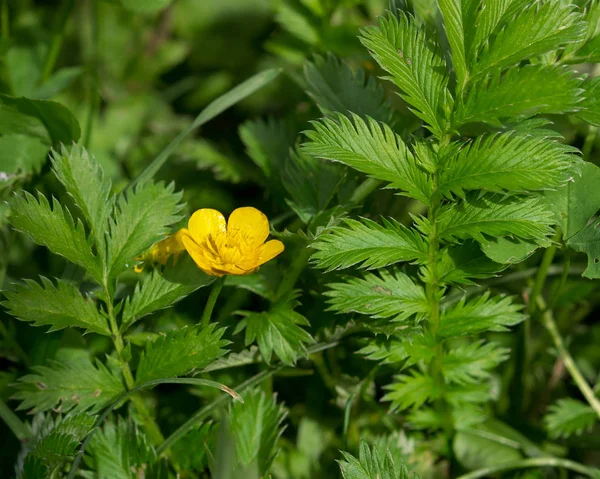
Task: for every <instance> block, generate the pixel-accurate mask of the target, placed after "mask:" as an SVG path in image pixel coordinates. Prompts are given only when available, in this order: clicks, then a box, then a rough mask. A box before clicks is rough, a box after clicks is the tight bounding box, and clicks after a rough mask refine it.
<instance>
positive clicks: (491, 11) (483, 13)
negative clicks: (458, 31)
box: [469, 0, 519, 57]
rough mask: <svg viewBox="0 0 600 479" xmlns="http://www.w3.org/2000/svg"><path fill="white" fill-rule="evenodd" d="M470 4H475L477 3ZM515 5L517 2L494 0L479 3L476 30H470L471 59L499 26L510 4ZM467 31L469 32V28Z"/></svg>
mask: <svg viewBox="0 0 600 479" xmlns="http://www.w3.org/2000/svg"><path fill="white" fill-rule="evenodd" d="M472 3H474V4H477V3H479V2H472ZM515 3H519V2H515V1H513V0H496V1H493V2H489V3H486V4H483V3H481V8H479V10H478V12H477V18H476V20H475V25H476V26H477V28H473V29H472V30H474V32H473V40H472V42H471V47H470V49H469V51H470V56H471V57H475V55H476V53H477V51H478V50H479V48H480V47H482V46H483V45H484V44H485V42H487V40H488V39H489V37H490V35H491V34H492V32H493V31H494V30H495V29H496V27H497V26H498V25H499V24H500V21H501V20H502V18H503V17H504V16H505V14H506V13H507V11H508V9H509V8H510V6H511V4H515ZM469 30H471V28H470V27H469Z"/></svg>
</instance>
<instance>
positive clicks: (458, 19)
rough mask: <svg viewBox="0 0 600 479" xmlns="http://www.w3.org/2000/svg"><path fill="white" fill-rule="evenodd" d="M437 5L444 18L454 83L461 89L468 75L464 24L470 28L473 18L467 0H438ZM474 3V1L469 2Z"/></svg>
mask: <svg viewBox="0 0 600 479" xmlns="http://www.w3.org/2000/svg"><path fill="white" fill-rule="evenodd" d="M437 3H438V6H439V9H440V11H441V12H442V17H443V18H444V27H445V29H446V36H447V37H448V43H449V44H450V48H451V49H452V67H453V69H454V73H455V74H456V83H457V84H458V85H459V87H460V89H461V90H462V86H463V85H464V84H465V81H466V79H467V75H468V69H467V57H466V52H467V50H468V45H466V43H465V30H466V29H465V25H468V26H469V27H468V29H469V30H470V29H471V25H472V21H473V20H474V19H473V18H470V15H469V13H471V12H470V10H471V9H469V8H468V5H469V2H468V1H464V0H438V2H437ZM471 3H474V2H471Z"/></svg>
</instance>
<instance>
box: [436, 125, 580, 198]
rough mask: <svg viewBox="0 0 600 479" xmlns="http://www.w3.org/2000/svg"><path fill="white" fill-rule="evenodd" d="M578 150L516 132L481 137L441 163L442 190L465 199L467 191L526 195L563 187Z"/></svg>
mask: <svg viewBox="0 0 600 479" xmlns="http://www.w3.org/2000/svg"><path fill="white" fill-rule="evenodd" d="M577 151H578V150H577V149H575V148H573V147H570V146H568V145H564V144H561V143H558V142H556V141H552V140H548V139H545V138H542V137H531V136H525V135H519V134H514V133H499V134H496V135H489V136H479V137H477V139H476V140H475V141H473V142H471V143H468V144H466V145H464V146H463V147H462V148H460V149H459V148H452V154H451V155H450V156H449V157H448V158H444V159H442V160H441V161H442V162H443V164H444V170H443V171H442V173H441V174H440V180H439V181H440V186H439V188H440V191H441V192H442V194H443V195H445V196H446V197H451V196H452V195H453V194H454V195H457V196H460V197H463V198H464V197H465V190H478V189H481V190H487V191H491V192H501V191H510V192H525V191H528V190H541V189H550V188H555V187H558V186H562V185H564V184H565V183H566V181H567V180H568V178H569V176H570V173H569V170H570V169H571V167H572V164H573V162H574V161H576V159H577V157H576V156H575V155H574V153H575V152H577Z"/></svg>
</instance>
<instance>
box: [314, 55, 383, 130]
mask: <svg viewBox="0 0 600 479" xmlns="http://www.w3.org/2000/svg"><path fill="white" fill-rule="evenodd" d="M304 81H305V82H306V89H307V93H308V94H309V95H310V97H311V98H312V99H313V100H314V101H315V103H316V104H317V106H318V107H319V108H320V110H321V111H322V112H323V114H324V115H331V114H332V113H335V112H339V113H344V114H346V113H347V112H352V113H355V114H357V115H359V116H361V117H363V118H366V117H371V118H374V119H375V120H377V121H382V122H388V121H390V120H391V118H392V110H391V108H390V104H389V102H388V101H387V99H386V97H385V92H384V90H383V88H382V87H381V85H379V84H378V83H377V81H376V80H375V79H374V78H373V77H371V76H369V75H368V74H367V73H366V72H365V70H364V69H362V68H360V67H359V68H357V69H356V70H355V71H354V72H353V71H352V70H351V69H350V67H349V66H348V64H347V63H346V62H344V61H342V60H339V59H337V58H336V57H334V56H333V55H327V56H326V57H322V56H319V55H316V56H315V58H314V59H313V61H312V62H307V63H306V64H305V65H304Z"/></svg>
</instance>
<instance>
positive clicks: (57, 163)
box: [51, 145, 112, 257]
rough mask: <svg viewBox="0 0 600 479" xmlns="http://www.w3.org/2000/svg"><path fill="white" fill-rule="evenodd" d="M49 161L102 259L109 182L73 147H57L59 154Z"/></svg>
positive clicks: (89, 158)
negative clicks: (81, 214) (76, 207)
mask: <svg viewBox="0 0 600 479" xmlns="http://www.w3.org/2000/svg"><path fill="white" fill-rule="evenodd" d="M51 160H52V167H53V170H54V174H55V175H56V177H57V178H58V180H59V181H60V182H61V183H62V184H63V186H64V187H65V189H66V190H67V193H69V195H71V197H72V198H73V201H74V202H75V204H76V205H77V206H78V207H79V209H80V210H81V212H82V213H83V216H84V218H85V219H86V220H87V223H88V225H89V227H90V230H91V232H92V235H93V237H94V239H95V241H96V243H97V244H98V245H99V247H98V251H99V253H100V256H101V257H104V256H105V244H104V240H105V236H106V228H107V217H108V214H109V211H110V208H111V206H112V201H111V200H112V198H111V197H110V189H111V182H110V179H105V178H104V172H103V171H102V167H101V166H100V165H99V164H98V162H97V161H96V159H95V158H94V157H93V156H92V155H90V154H89V153H88V152H87V151H86V149H85V148H83V147H80V146H77V145H73V146H72V147H71V150H70V151H69V150H67V149H66V148H65V147H64V146H61V150H60V153H58V152H56V151H55V152H53V154H52V155H51Z"/></svg>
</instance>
